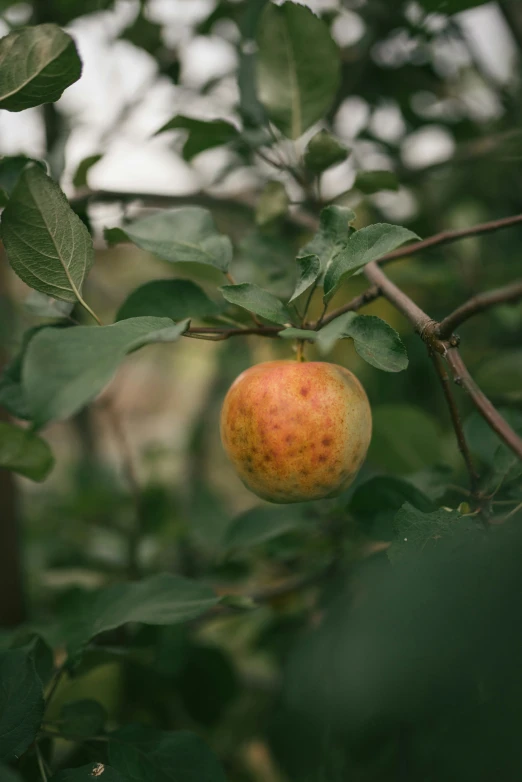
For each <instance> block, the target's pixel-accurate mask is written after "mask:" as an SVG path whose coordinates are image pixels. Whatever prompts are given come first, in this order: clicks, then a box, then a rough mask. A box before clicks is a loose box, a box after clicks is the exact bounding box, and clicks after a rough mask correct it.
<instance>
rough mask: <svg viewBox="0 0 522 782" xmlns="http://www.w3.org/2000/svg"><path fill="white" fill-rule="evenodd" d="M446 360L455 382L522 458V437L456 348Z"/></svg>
mask: <svg viewBox="0 0 522 782" xmlns="http://www.w3.org/2000/svg"><path fill="white" fill-rule="evenodd" d="M446 361H447V362H448V364H449V366H450V368H451V370H452V373H453V380H454V381H455V383H457V385H459V386H462V388H463V389H464V390H465V391H467V393H468V394H469V396H470V397H471V400H472V402H473V404H474V405H475V407H476V408H477V410H478V412H479V413H480V414H481V416H482V417H483V418H485V419H486V421H487V422H488V424H489V425H490V426H491V428H492V429H493V431H495V432H496V433H497V434H498V436H499V437H500V438H501V439H502V440H503V441H504V442H505V444H506V445H507V446H508V447H509V448H511V450H512V451H513V452H514V453H516V455H517V456H518V458H519V459H522V439H521V438H520V437H519V436H518V435H517V434H516V432H515V431H513V429H512V428H511V427H510V426H509V424H508V422H507V421H506V420H505V418H503V417H502V416H501V415H500V413H499V412H498V410H497V409H496V408H495V407H494V405H493V404H492V403H491V402H490V401H489V399H488V398H487V396H486V395H485V394H484V392H483V391H481V389H480V388H479V387H478V385H477V384H476V383H475V381H474V380H473V378H472V377H471V375H470V374H469V372H468V369H467V367H466V365H465V364H464V362H463V360H462V357H461V355H460V353H459V351H458V350H457V349H456V348H452V347H450V348H449V350H448V352H447V354H446Z"/></svg>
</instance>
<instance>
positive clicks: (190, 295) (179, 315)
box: [116, 280, 220, 321]
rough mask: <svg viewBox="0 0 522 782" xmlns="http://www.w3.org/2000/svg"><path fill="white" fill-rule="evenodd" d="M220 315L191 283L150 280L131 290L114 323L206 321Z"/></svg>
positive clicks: (194, 284) (200, 289)
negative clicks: (146, 319)
mask: <svg viewBox="0 0 522 782" xmlns="http://www.w3.org/2000/svg"><path fill="white" fill-rule="evenodd" d="M219 312H220V308H219V307H218V305H217V304H216V303H215V302H213V301H212V300H211V299H209V298H208V296H207V294H206V293H205V291H204V290H203V289H202V288H200V287H199V285H196V283H195V282H192V281H191V280H152V281H151V282H146V283H145V284H144V285H140V287H139V288H136V290H134V291H132V293H131V294H130V295H129V296H128V297H127V299H125V301H124V302H123V304H122V306H121V307H120V309H119V310H118V313H117V315H116V320H117V321H118V320H126V319H127V318H137V317H140V316H144V315H152V316H154V317H157V318H171V320H174V321H177V320H184V319H185V318H198V319H199V318H207V317H210V316H215V315H218V314H219Z"/></svg>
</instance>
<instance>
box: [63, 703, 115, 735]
mask: <svg viewBox="0 0 522 782" xmlns="http://www.w3.org/2000/svg"><path fill="white" fill-rule="evenodd" d="M106 719H107V713H106V711H105V709H104V708H103V706H101V704H99V703H98V701H93V700H88V699H84V700H81V701H72V702H71V703H66V704H65V705H64V706H62V710H61V712H60V718H59V727H60V733H61V734H62V735H64V736H65V737H66V738H68V739H86V738H90V737H92V736H96V735H97V734H98V733H100V732H101V731H102V730H103V726H104V725H105V721H106Z"/></svg>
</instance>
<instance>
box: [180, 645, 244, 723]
mask: <svg viewBox="0 0 522 782" xmlns="http://www.w3.org/2000/svg"><path fill="white" fill-rule="evenodd" d="M178 687H179V692H180V696H181V699H182V701H183V704H184V707H185V709H186V710H187V713H188V714H189V715H190V717H191V718H192V719H194V720H196V722H198V723H200V724H201V725H207V726H211V725H213V724H215V723H216V722H217V721H218V720H219V718H220V717H221V715H222V714H223V711H224V710H225V708H226V707H227V706H228V705H229V703H230V702H231V701H232V700H233V699H234V697H235V695H236V694H237V691H238V681H237V676H236V672H235V670H234V667H233V665H232V663H231V661H230V658H229V656H227V655H226V654H225V653H224V652H223V651H221V649H219V648H218V647H213V646H192V647H191V648H190V649H189V653H188V655H187V662H186V665H185V667H184V668H183V670H182V671H181V674H180V677H179V685H178Z"/></svg>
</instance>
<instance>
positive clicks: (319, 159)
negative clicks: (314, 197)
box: [304, 130, 350, 176]
mask: <svg viewBox="0 0 522 782" xmlns="http://www.w3.org/2000/svg"><path fill="white" fill-rule="evenodd" d="M349 154H350V150H348V149H347V148H346V147H345V146H343V144H340V143H339V141H338V140H337V139H336V138H335V137H334V136H332V134H331V133H328V131H327V130H320V131H319V133H316V134H315V136H312V138H311V139H310V141H309V142H308V145H307V147H306V150H305V154H304V164H305V166H306V168H307V169H308V171H310V173H311V174H314V176H318V175H319V174H322V173H323V171H326V169H328V168H330V167H331V166H336V165H337V164H338V163H342V162H343V160H346V158H347V157H348V155H349Z"/></svg>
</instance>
